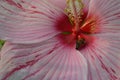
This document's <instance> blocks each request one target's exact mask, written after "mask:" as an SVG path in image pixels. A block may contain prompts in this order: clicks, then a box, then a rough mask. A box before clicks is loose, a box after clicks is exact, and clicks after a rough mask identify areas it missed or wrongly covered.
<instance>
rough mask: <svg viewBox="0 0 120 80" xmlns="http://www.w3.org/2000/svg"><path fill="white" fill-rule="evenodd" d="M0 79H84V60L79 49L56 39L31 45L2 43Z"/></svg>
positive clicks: (85, 71) (85, 70) (85, 69)
mask: <svg viewBox="0 0 120 80" xmlns="http://www.w3.org/2000/svg"><path fill="white" fill-rule="evenodd" d="M0 80H87V62H86V59H85V58H84V57H83V56H82V55H81V53H80V52H78V51H76V50H75V49H74V48H73V47H68V46H65V45H61V43H60V42H59V41H58V40H57V39H51V40H48V41H46V42H43V43H39V44H34V45H16V44H11V43H6V44H5V46H4V47H3V49H2V51H1V60H0Z"/></svg>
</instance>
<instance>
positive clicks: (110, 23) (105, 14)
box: [88, 0, 120, 33]
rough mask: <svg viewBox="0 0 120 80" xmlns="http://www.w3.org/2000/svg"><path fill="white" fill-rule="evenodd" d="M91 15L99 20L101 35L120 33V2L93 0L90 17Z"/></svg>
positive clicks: (116, 0) (118, 0) (117, 0)
mask: <svg viewBox="0 0 120 80" xmlns="http://www.w3.org/2000/svg"><path fill="white" fill-rule="evenodd" d="M91 15H93V16H94V17H96V18H97V20H98V23H99V25H97V27H99V28H100V32H101V33H103V32H104V33H116V32H117V33H118V32H120V0H91V1H90V7H89V15H88V17H90V16H91ZM93 16H92V17H93Z"/></svg>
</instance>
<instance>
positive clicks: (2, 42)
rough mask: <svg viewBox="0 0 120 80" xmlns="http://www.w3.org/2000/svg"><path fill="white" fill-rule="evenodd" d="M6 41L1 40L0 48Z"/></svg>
mask: <svg viewBox="0 0 120 80" xmlns="http://www.w3.org/2000/svg"><path fill="white" fill-rule="evenodd" d="M4 43H5V41H3V40H0V49H1V48H2V46H3V45H4Z"/></svg>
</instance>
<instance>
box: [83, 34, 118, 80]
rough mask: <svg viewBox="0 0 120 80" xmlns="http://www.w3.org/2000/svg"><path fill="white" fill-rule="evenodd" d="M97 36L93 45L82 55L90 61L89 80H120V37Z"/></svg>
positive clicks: (84, 50)
mask: <svg viewBox="0 0 120 80" xmlns="http://www.w3.org/2000/svg"><path fill="white" fill-rule="evenodd" d="M112 36H113V35H110V34H109V35H107V34H103V36H101V35H99V36H98V35H96V36H95V37H96V38H95V40H94V42H93V43H91V44H90V45H88V47H86V48H85V49H83V50H82V51H81V53H82V54H83V55H84V56H85V57H86V59H87V61H88V71H89V72H88V74H89V75H88V76H89V79H88V80H119V79H120V46H119V45H120V37H119V36H118V35H116V36H115V35H114V36H113V38H112Z"/></svg>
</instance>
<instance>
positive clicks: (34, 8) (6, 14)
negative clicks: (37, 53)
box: [0, 0, 65, 43]
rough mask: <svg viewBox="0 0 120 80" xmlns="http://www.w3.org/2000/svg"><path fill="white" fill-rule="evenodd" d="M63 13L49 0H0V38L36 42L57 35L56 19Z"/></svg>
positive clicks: (19, 41)
mask: <svg viewBox="0 0 120 80" xmlns="http://www.w3.org/2000/svg"><path fill="white" fill-rule="evenodd" d="M63 15H65V14H64V13H63V11H62V10H61V8H58V7H55V6H54V3H53V4H52V2H50V1H49V0H35V1H32V0H27V1H26V0H2V1H0V39H4V40H9V41H12V42H15V43H36V42H41V41H44V40H47V39H50V38H52V37H53V36H55V35H57V34H58V33H60V32H58V31H57V30H56V26H55V25H56V23H57V20H58V19H59V18H60V17H61V16H63Z"/></svg>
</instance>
